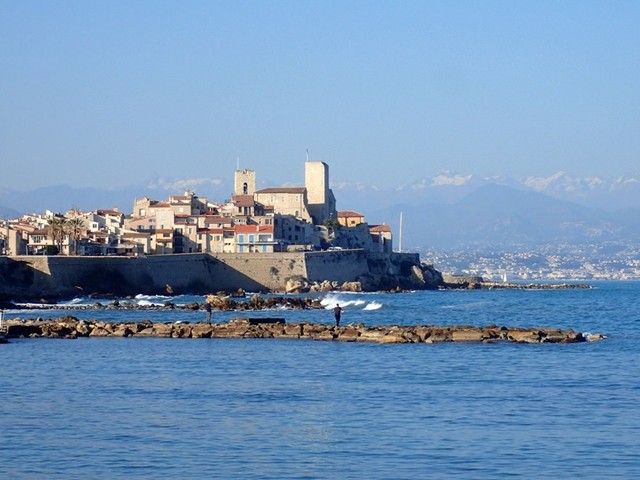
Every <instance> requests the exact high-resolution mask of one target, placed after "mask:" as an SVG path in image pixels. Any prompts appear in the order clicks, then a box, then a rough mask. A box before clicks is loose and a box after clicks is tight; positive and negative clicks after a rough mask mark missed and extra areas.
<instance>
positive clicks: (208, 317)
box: [204, 302, 211, 323]
mask: <svg viewBox="0 0 640 480" xmlns="http://www.w3.org/2000/svg"><path fill="white" fill-rule="evenodd" d="M204 309H205V310H206V311H207V323H211V304H210V303H209V302H206V303H205V304H204Z"/></svg>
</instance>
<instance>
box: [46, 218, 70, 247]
mask: <svg viewBox="0 0 640 480" xmlns="http://www.w3.org/2000/svg"><path fill="white" fill-rule="evenodd" d="M66 222H67V219H66V218H64V217H63V216H61V215H56V214H54V215H53V217H51V218H50V219H49V225H48V227H47V229H48V230H49V235H50V236H51V239H52V240H53V243H54V245H56V246H57V247H58V251H59V252H61V251H62V241H63V240H64V235H65V224H66Z"/></svg>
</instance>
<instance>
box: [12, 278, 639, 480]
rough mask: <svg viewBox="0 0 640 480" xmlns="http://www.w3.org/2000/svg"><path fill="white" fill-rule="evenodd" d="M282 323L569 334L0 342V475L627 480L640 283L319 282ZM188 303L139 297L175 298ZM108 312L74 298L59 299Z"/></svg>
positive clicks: (142, 301) (162, 315) (122, 315)
mask: <svg viewBox="0 0 640 480" xmlns="http://www.w3.org/2000/svg"><path fill="white" fill-rule="evenodd" d="M318 296H319V298H320V299H321V301H322V303H323V305H324V306H325V307H326V308H324V309H318V310H287V309H278V310H277V311H275V312H274V311H260V312H214V313H213V321H214V322H227V321H229V320H230V319H231V318H234V317H238V316H247V315H250V316H252V317H258V316H261V315H264V316H268V317H274V316H278V317H282V318H284V319H285V320H286V321H287V322H301V321H309V322H318V323H327V324H332V323H333V315H332V312H331V308H332V307H333V306H335V303H339V304H340V305H341V306H342V307H343V308H344V313H343V316H342V323H343V324H344V325H347V324H349V323H353V324H358V323H363V324H365V325H420V324H424V325H476V326H485V325H491V324H495V325H499V326H502V325H504V326H523V327H557V328H562V329H565V328H572V329H574V330H576V331H580V332H583V333H585V334H589V333H602V334H604V335H605V336H606V338H605V339H604V340H602V341H598V342H589V343H580V344H536V345H529V344H514V343H491V344H481V343H471V344H462V343H441V344H391V345H381V344H369V343H342V342H325V341H314V340H295V339H165V338H79V339H76V340H53V339H12V340H11V342H10V343H9V344H4V345H0V358H1V359H2V373H0V478H3V479H211V478H214V479H331V480H338V479H390V480H391V479H394V480H399V479H411V480H414V479H423V478H424V479H440V478H442V479H447V478H460V479H503V478H524V479H538V478H539V479H551V478H552V479H568V478H580V479H613V478H621V479H632V478H640V361H639V360H640V355H639V345H640V306H639V299H640V282H622V281H620V282H595V283H593V284H590V288H584V289H583V288H579V289H559V290H554V289H549V290H509V289H505V290H502V289H494V290H464V291H462V290H461V291H456V290H440V291H416V292H407V293H326V294H318ZM202 300H203V298H202V297H195V296H180V297H149V296H142V295H138V296H136V297H134V298H131V299H122V300H121V302H133V303H136V304H139V305H153V304H158V305H162V304H164V303H165V302H167V301H170V302H173V303H175V304H177V305H182V304H189V303H191V302H194V301H200V302H201V301H202ZM97 301H99V302H100V303H102V304H103V305H107V304H108V303H110V302H111V301H112V299H102V300H101V299H95V298H92V299H86V298H78V299H74V300H72V301H70V302H66V303H65V304H64V305H61V307H63V306H65V305H66V306H68V305H72V306H76V307H81V306H83V305H93V304H95V303H96V302H97ZM31 307H32V306H29V305H24V308H23V309H16V310H7V311H5V312H4V316H5V318H6V319H8V318H37V317H42V318H56V317H59V316H62V315H67V314H71V315H74V316H76V317H77V318H85V319H96V320H105V321H114V322H116V321H131V320H137V321H141V320H145V319H149V320H152V321H153V322H199V321H203V320H204V319H205V312H204V311H191V310H186V309H175V310H107V309H85V310H82V309H77V310H71V311H70V310H65V309H62V308H60V309H58V308H57V307H56V308H54V309H51V310H39V309H35V308H31Z"/></svg>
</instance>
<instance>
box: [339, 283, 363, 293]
mask: <svg viewBox="0 0 640 480" xmlns="http://www.w3.org/2000/svg"><path fill="white" fill-rule="evenodd" d="M340 290H342V291H343V292H361V291H362V284H361V283H360V282H344V283H343V284H342V285H341V286H340Z"/></svg>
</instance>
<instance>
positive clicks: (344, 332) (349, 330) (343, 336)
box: [336, 326, 360, 342]
mask: <svg viewBox="0 0 640 480" xmlns="http://www.w3.org/2000/svg"><path fill="white" fill-rule="evenodd" d="M359 336H360V331H359V330H358V329H357V328H355V327H352V326H348V327H344V328H342V329H341V330H340V331H339V333H338V336H337V337H336V340H339V341H341V342H356V341H357V340H358V337H359Z"/></svg>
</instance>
